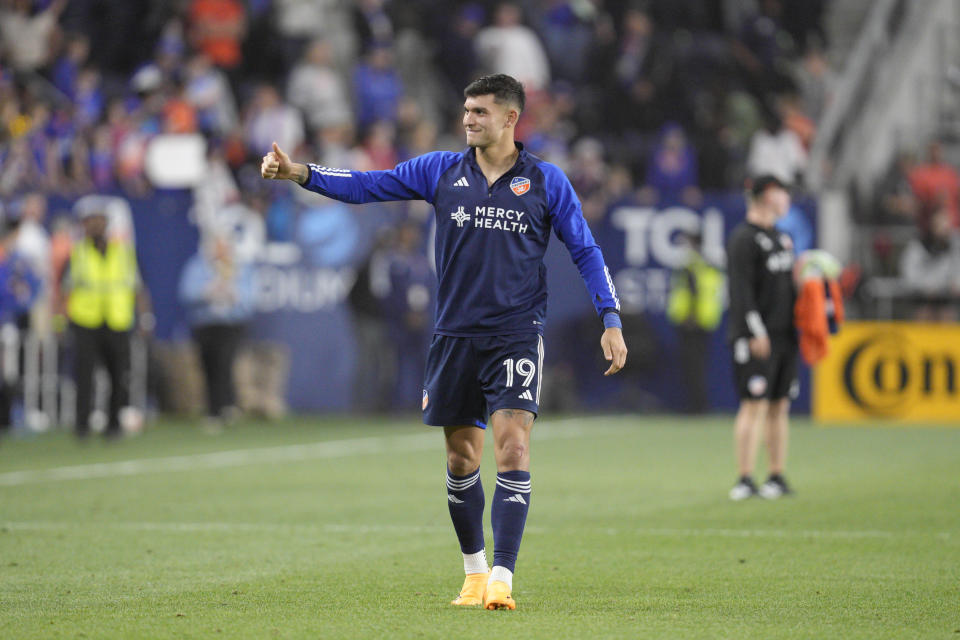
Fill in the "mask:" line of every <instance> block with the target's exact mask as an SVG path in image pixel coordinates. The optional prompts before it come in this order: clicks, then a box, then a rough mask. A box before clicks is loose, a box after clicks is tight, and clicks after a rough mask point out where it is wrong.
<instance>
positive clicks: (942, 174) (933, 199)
mask: <svg viewBox="0 0 960 640" xmlns="http://www.w3.org/2000/svg"><path fill="white" fill-rule="evenodd" d="M909 179H910V186H911V187H912V188H913V192H914V193H915V194H916V196H917V199H918V200H919V201H920V210H919V211H918V213H919V215H918V217H917V224H918V225H919V226H920V228H921V229H922V230H927V229H929V227H930V224H931V221H932V218H933V216H934V214H936V213H937V212H939V211H940V210H941V209H945V210H946V211H947V215H948V218H949V221H950V225H951V226H952V227H953V228H954V229H956V228H960V173H958V172H957V170H956V168H954V167H952V166H950V165H949V164H947V162H946V161H945V160H944V159H943V145H942V144H941V143H940V142H939V141H936V140H934V141H933V142H931V143H930V144H929V145H928V146H927V162H926V163H924V164H920V165H917V166H916V167H914V168H913V169H911V170H910V173H909Z"/></svg>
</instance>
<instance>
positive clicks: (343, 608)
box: [0, 417, 960, 640]
mask: <svg viewBox="0 0 960 640" xmlns="http://www.w3.org/2000/svg"><path fill="white" fill-rule="evenodd" d="M729 422H730V421H729V419H704V420H686V419H677V418H670V417H654V418H649V417H644V418H586V419H565V420H553V421H549V420H548V421H544V422H542V423H540V424H538V425H537V427H536V428H535V432H536V433H537V435H538V436H540V437H539V439H538V440H537V441H535V443H534V445H533V461H534V462H533V470H532V473H533V486H534V491H533V496H532V510H531V513H530V517H529V520H528V530H527V534H526V536H525V537H524V543H523V548H522V549H521V555H520V562H519V564H518V571H517V576H516V581H515V585H514V586H515V590H514V595H515V596H516V599H517V602H518V609H517V610H516V611H513V612H509V611H496V612H490V611H482V610H459V609H454V608H452V607H450V606H449V604H448V602H449V600H450V599H451V598H452V597H453V596H454V595H455V594H456V591H457V590H458V588H459V586H460V581H461V579H462V570H461V560H460V555H459V549H458V547H457V545H456V542H455V539H454V536H453V533H452V529H451V527H450V524H449V521H448V516H447V509H446V506H445V505H446V501H445V496H444V489H443V466H444V458H443V454H442V449H441V436H440V434H439V432H435V431H431V430H428V429H427V428H425V427H421V426H418V425H417V424H416V422H415V419H413V418H411V419H409V420H402V421H394V422H389V421H378V420H365V419H360V418H354V417H341V418H325V419H322V420H291V421H288V422H284V423H282V424H279V425H257V424H242V425H238V426H237V427H234V428H233V429H231V430H230V431H228V432H227V433H225V434H223V435H221V436H219V437H210V436H205V435H203V434H202V433H201V432H200V430H199V428H198V427H195V426H194V425H191V424H188V423H183V422H163V423H160V424H157V425H154V426H153V427H152V428H151V429H150V430H149V431H148V432H147V433H145V434H143V435H142V436H140V437H139V438H135V439H130V440H126V441H123V442H117V443H112V444H107V443H103V442H100V441H98V440H97V441H92V442H89V443H86V444H85V445H78V444H77V443H75V442H74V441H73V440H72V439H71V438H70V437H68V436H67V435H66V434H61V433H58V434H49V435H44V436H40V437H36V438H34V439H23V438H8V439H6V440H4V441H3V442H0V637H2V638H4V639H7V638H124V639H127V638H213V637H223V638H275V637H276V638H444V639H450V640H463V639H466V638H485V639H487V638H516V639H525V638H827V637H830V638H917V637H931V638H960V484H958V477H960V476H958V462H960V429H934V428H922V429H895V428H879V429H818V428H812V427H810V426H809V425H807V424H805V423H803V422H797V423H796V425H795V428H794V429H793V431H792V448H791V461H790V471H791V473H790V479H791V480H792V482H793V483H794V484H795V485H796V488H797V490H798V494H797V495H796V496H795V497H792V498H790V499H784V500H780V501H776V502H764V501H762V500H759V499H756V500H750V501H747V502H745V503H740V504H733V503H730V502H729V501H728V500H727V499H726V491H727V489H728V488H729V487H730V485H731V484H732V482H733V480H734V475H735V474H734V473H733V471H732V444H731V442H730V439H731V438H730V428H729ZM344 439H350V440H352V441H354V440H356V442H353V443H352V444H349V443H348V444H347V445H343V446H340V445H335V446H334V445H331V446H330V447H327V448H324V447H325V445H324V446H321V447H317V446H316V445H313V443H316V442H319V441H338V440H344ZM357 439H360V440H357ZM434 439H435V442H434ZM292 445H304V446H302V447H296V446H292ZM276 447H287V448H285V449H277V448H276ZM240 449H247V450H249V449H258V450H259V451H258V452H257V453H256V454H254V455H250V456H247V457H246V458H242V459H226V460H225V459H224V458H222V457H209V456H208V457H203V454H210V453H212V452H217V451H234V450H240ZM490 453H491V452H490V451H488V452H487V459H488V460H489V459H490ZM297 455H300V457H301V458H302V459H296V457H297ZM170 456H198V457H195V458H189V459H180V461H179V462H180V466H179V468H178V469H176V470H170V469H166V470H164V468H157V467H154V468H152V469H148V470H147V471H146V472H144V469H143V468H142V467H141V466H137V465H142V464H143V463H136V465H135V466H132V467H118V466H106V467H92V466H87V467H84V470H82V471H81V473H87V472H89V471H90V470H91V469H100V470H101V471H102V472H103V473H104V474H107V477H97V478H63V477H59V476H58V477H51V476H49V475H43V474H30V473H27V474H21V475H12V474H13V473H15V472H29V471H33V470H44V469H54V468H58V467H64V466H73V465H94V464H96V463H105V462H106V463H109V462H116V461H123V460H144V459H152V458H165V457H170ZM176 462H177V461H176V460H173V461H166V462H163V463H161V465H160V467H171V466H174V465H175V464H176ZM227 463H230V464H227ZM195 464H203V465H205V466H204V468H200V469H192V470H186V469H185V467H190V466H191V465H195ZM215 464H224V465H227V466H214V465H215ZM119 471H130V472H133V473H132V474H130V475H116V474H117V473H118V472H119ZM493 474H494V468H493V465H492V463H490V462H487V463H486V464H485V465H484V470H483V475H484V482H485V486H486V487H487V494H488V498H489V496H490V495H491V494H492V489H493V483H492V477H493ZM488 517H489V516H488ZM488 544H489V545H490V546H491V547H492V537H491V536H490V534H489V533H488Z"/></svg>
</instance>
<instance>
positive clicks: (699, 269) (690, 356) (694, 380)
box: [667, 233, 725, 413]
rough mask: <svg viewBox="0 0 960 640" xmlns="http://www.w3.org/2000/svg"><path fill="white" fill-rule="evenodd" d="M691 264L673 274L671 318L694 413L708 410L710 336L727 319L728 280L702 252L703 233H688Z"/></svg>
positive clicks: (688, 405)
mask: <svg viewBox="0 0 960 640" xmlns="http://www.w3.org/2000/svg"><path fill="white" fill-rule="evenodd" d="M684 237H685V238H686V240H687V244H688V258H687V263H686V264H685V265H684V266H683V267H682V268H680V269H677V270H675V271H674V272H673V275H672V276H671V279H670V297H669V299H668V301H667V317H668V318H669V319H670V322H672V323H673V324H674V325H676V327H677V332H678V333H679V337H680V340H679V356H680V370H681V373H682V374H683V379H684V382H685V383H686V385H687V393H688V401H687V405H686V407H685V409H686V410H687V411H688V412H690V413H703V412H705V411H706V410H707V407H708V405H709V401H708V399H707V384H706V368H707V361H708V358H709V346H710V334H711V333H712V332H713V331H714V330H715V329H716V328H717V326H718V325H719V324H720V319H721V318H722V317H723V302H724V284H725V281H724V277H723V273H722V272H721V271H720V270H719V269H717V268H716V267H715V266H713V265H711V264H710V263H709V262H707V260H706V259H705V258H704V257H703V253H702V252H701V246H700V245H701V238H700V235H699V234H696V233H687V234H685V236H684Z"/></svg>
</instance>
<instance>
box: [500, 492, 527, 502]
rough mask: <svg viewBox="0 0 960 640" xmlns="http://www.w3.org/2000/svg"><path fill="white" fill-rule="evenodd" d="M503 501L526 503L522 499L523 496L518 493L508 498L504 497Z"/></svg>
mask: <svg viewBox="0 0 960 640" xmlns="http://www.w3.org/2000/svg"><path fill="white" fill-rule="evenodd" d="M503 501H504V502H519V503H520V504H527V501H526V500H524V499H523V496H522V495H520V494H519V493H515V494H513V495H512V496H510V497H509V498H504V499H503Z"/></svg>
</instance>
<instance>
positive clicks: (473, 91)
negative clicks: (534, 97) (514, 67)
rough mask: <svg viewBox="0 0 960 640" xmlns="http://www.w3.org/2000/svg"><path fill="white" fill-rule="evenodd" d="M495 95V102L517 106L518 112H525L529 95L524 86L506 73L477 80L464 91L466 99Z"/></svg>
mask: <svg viewBox="0 0 960 640" xmlns="http://www.w3.org/2000/svg"><path fill="white" fill-rule="evenodd" d="M488 95H493V100H494V102H499V103H504V102H506V103H509V104H512V105H515V106H516V107H517V110H518V111H523V108H524V107H525V106H526V105H527V94H526V93H524V91H523V85H522V84H521V83H520V82H518V81H517V80H516V78H513V77H511V76H508V75H507V74H505V73H495V74H493V75H489V76H483V77H482V78H477V79H476V80H474V81H473V82H471V83H470V84H468V85H467V88H466V89H464V90H463V97H464V98H476V97H477V96H488Z"/></svg>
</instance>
